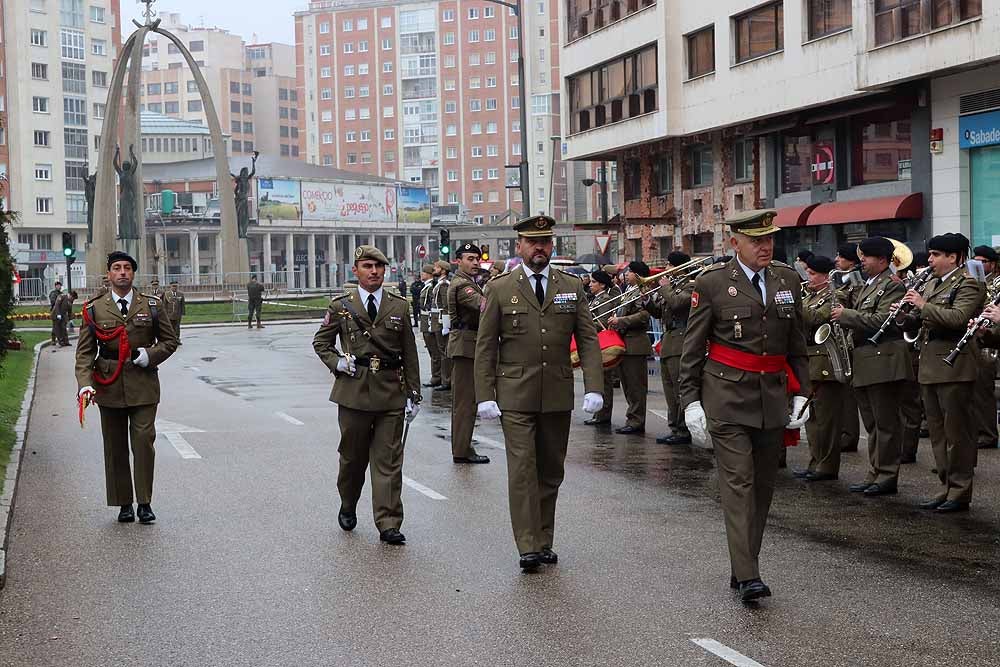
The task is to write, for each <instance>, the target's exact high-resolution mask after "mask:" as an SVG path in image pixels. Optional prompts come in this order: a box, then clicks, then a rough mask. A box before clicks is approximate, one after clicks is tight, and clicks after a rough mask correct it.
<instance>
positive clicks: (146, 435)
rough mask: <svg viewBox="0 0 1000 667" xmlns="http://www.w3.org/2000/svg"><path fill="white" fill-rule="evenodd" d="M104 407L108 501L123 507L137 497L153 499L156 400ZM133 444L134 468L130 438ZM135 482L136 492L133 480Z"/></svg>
mask: <svg viewBox="0 0 1000 667" xmlns="http://www.w3.org/2000/svg"><path fill="white" fill-rule="evenodd" d="M98 407H99V408H100V411H101V435H103V436H104V480H105V483H106V485H107V491H108V505H110V506H112V507H120V506H122V505H131V504H132V501H133V500H136V501H137V502H138V503H139V504H140V505H148V504H149V503H150V502H152V499H153V464H154V463H155V461H156V450H155V449H154V448H153V442H154V441H155V440H156V407H157V406H156V403H153V404H152V405H137V406H134V407H131V408H106V407H103V406H98ZM130 441H131V444H132V458H133V459H134V463H135V466H134V476H133V469H132V467H130V465H129V458H128V452H129V442H130ZM133 480H134V482H135V495H134V496H133V495H132V483H133Z"/></svg>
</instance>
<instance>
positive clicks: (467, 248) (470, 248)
mask: <svg viewBox="0 0 1000 667" xmlns="http://www.w3.org/2000/svg"><path fill="white" fill-rule="evenodd" d="M467 252H471V253H475V255H476V256H478V257H482V256H483V250H482V248H480V247H479V246H477V245H474V244H472V243H468V242H466V243H463V244H462V245H461V247H460V248H459V249H458V250H457V251H456V252H455V256H456V257H461V256H462V255H464V254H465V253H467Z"/></svg>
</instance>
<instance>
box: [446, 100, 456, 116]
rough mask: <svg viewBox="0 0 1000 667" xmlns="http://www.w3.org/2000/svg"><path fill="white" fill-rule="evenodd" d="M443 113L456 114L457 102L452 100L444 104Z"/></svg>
mask: <svg viewBox="0 0 1000 667" xmlns="http://www.w3.org/2000/svg"><path fill="white" fill-rule="evenodd" d="M444 112H445V113H457V112H458V102H455V101H454V100H452V101H449V102H445V103H444Z"/></svg>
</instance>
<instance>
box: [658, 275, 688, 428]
mask: <svg viewBox="0 0 1000 667" xmlns="http://www.w3.org/2000/svg"><path fill="white" fill-rule="evenodd" d="M693 292H694V280H687V281H685V282H684V283H682V284H681V285H680V286H679V287H673V286H672V285H669V284H668V285H661V286H660V288H659V289H658V290H657V291H656V292H655V293H654V294H653V296H652V297H651V299H650V300H649V302H648V303H647V304H646V310H648V311H649V312H650V314H651V315H652V316H653V317H656V318H658V319H659V320H660V321H661V322H662V324H663V337H662V338H661V339H660V382H661V383H662V384H663V395H664V396H665V397H666V399H667V416H668V417H669V420H668V421H669V424H670V430H671V431H673V432H674V433H678V434H683V435H687V434H688V428H687V424H686V423H685V422H684V411H683V410H681V406H680V394H679V393H678V387H679V383H680V375H681V353H682V352H683V351H684V334H685V333H686V332H687V323H688V316H689V314H690V312H691V294H692V293H693Z"/></svg>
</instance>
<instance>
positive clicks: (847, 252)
mask: <svg viewBox="0 0 1000 667" xmlns="http://www.w3.org/2000/svg"><path fill="white" fill-rule="evenodd" d="M837 256H839V257H843V258H844V259H846V260H848V261H850V262H857V261H858V246H857V244H855V243H841V244H840V245H839V246H837Z"/></svg>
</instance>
